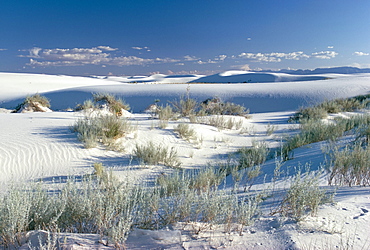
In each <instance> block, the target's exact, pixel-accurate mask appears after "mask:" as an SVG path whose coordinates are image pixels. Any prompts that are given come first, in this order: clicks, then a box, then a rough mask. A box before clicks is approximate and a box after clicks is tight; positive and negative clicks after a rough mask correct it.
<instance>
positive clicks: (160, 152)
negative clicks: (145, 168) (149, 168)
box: [133, 142, 181, 168]
mask: <svg viewBox="0 0 370 250" xmlns="http://www.w3.org/2000/svg"><path fill="white" fill-rule="evenodd" d="M133 154H134V156H135V157H136V158H137V159H139V160H140V161H141V162H142V163H146V164H150V165H157V164H159V163H162V164H164V165H165V166H168V167H173V168H178V167H180V165H181V162H180V161H179V159H178V156H177V151H176V150H175V149H174V148H171V149H168V148H165V147H163V146H161V145H155V144H154V143H153V142H149V143H148V144H147V145H142V146H140V145H138V144H137V145H136V147H135V149H134V152H133Z"/></svg>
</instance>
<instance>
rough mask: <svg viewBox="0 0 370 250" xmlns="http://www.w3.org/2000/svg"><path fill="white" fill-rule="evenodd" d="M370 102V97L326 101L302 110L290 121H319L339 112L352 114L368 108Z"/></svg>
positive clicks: (362, 96) (361, 96)
mask: <svg viewBox="0 0 370 250" xmlns="http://www.w3.org/2000/svg"><path fill="white" fill-rule="evenodd" d="M369 102H370V95H360V96H355V97H351V98H346V99H343V98H342V99H335V100H331V101H324V102H322V103H320V104H318V105H315V106H313V107H308V108H301V109H300V110H299V111H298V112H297V113H295V114H294V115H293V116H292V117H291V118H290V120H289V121H291V122H305V121H307V120H318V119H323V118H325V117H327V116H328V114H333V113H339V112H350V111H355V110H359V109H363V108H366V107H367V106H368V104H369Z"/></svg>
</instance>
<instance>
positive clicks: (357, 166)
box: [329, 144, 370, 186]
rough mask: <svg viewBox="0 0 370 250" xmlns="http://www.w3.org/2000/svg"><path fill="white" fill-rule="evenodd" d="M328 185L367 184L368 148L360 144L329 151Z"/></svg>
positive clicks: (369, 174)
mask: <svg viewBox="0 0 370 250" xmlns="http://www.w3.org/2000/svg"><path fill="white" fill-rule="evenodd" d="M330 165H331V166H330V168H329V171H330V174H329V185H333V184H337V185H348V186H354V185H359V186H369V185H370V149H369V147H368V146H367V147H362V146H361V145H360V144H355V145H354V146H352V147H351V146H346V147H345V148H344V149H343V150H338V148H336V149H335V150H334V151H333V152H332V153H331V161H330Z"/></svg>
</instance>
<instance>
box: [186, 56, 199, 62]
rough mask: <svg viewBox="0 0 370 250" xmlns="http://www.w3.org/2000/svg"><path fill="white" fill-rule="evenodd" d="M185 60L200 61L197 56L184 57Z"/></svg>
mask: <svg viewBox="0 0 370 250" xmlns="http://www.w3.org/2000/svg"><path fill="white" fill-rule="evenodd" d="M184 59H185V61H197V60H199V59H200V58H198V57H195V56H189V55H186V56H184Z"/></svg>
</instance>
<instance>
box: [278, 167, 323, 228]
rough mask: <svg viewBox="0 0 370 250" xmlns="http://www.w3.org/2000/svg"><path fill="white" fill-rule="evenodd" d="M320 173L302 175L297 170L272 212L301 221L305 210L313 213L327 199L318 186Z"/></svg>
mask: <svg viewBox="0 0 370 250" xmlns="http://www.w3.org/2000/svg"><path fill="white" fill-rule="evenodd" d="M321 173H322V172H321V171H319V172H317V173H314V172H308V173H307V174H306V176H303V175H302V173H301V171H298V172H297V174H296V175H295V176H294V178H293V179H292V182H291V184H290V187H289V189H288V190H287V192H286V195H285V197H284V198H283V200H282V202H281V204H280V206H279V207H278V209H277V210H276V211H274V212H273V213H280V214H281V215H283V216H287V217H292V218H293V219H295V220H297V221H301V220H302V219H303V218H304V217H305V216H306V215H307V212H310V214H311V215H315V214H316V213H317V210H318V207H319V205H320V204H323V203H325V202H327V201H328V196H327V195H326V192H325V191H324V190H321V189H320V188H319V177H320V175H321Z"/></svg>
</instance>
